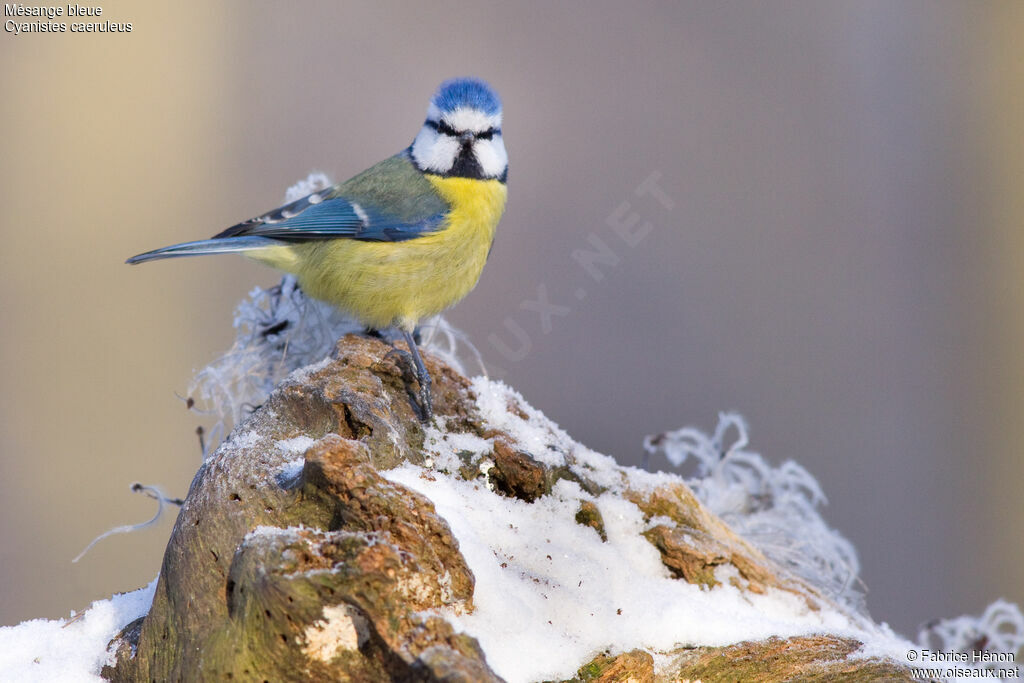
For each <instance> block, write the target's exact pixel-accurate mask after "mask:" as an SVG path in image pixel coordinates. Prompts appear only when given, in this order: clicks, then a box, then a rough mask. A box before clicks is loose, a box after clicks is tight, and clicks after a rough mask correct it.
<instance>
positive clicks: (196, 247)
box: [125, 236, 281, 265]
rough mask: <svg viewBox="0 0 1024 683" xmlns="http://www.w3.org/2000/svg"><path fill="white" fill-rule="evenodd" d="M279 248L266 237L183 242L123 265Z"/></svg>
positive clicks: (128, 261) (276, 243) (276, 242)
mask: <svg viewBox="0 0 1024 683" xmlns="http://www.w3.org/2000/svg"><path fill="white" fill-rule="evenodd" d="M277 246H281V243H280V242H278V241H277V240H272V239H270V238H268V237H255V236H246V237H222V238H220V239H212V240H198V241H196V242H183V243H181V244H172V245H171V246H169V247H163V248H161V249H154V250H153V251H147V252H146V253H144V254H139V255H138V256H132V257H131V258H130V259H128V260H127V261H125V263H131V264H133V265H134V264H136V263H145V262H146V261H156V260H157V259H162V258H178V257H179V256H199V255H200V254H228V253H232V252H240V251H254V250H257V249H266V248H267V247H277Z"/></svg>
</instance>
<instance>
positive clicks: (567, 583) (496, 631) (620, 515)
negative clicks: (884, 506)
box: [385, 378, 913, 683]
mask: <svg viewBox="0 0 1024 683" xmlns="http://www.w3.org/2000/svg"><path fill="white" fill-rule="evenodd" d="M472 386H473V391H474V393H475V394H476V395H477V397H478V404H479V406H480V409H481V413H482V415H483V416H484V418H485V421H486V422H487V426H489V427H494V428H498V429H502V430H505V431H506V432H508V433H509V434H510V435H512V436H513V437H514V438H515V439H516V440H518V441H519V442H520V443H521V444H522V445H523V447H524V450H528V451H529V452H530V453H531V454H533V455H534V456H535V457H537V458H538V459H543V461H544V462H545V463H547V464H549V465H562V464H566V463H567V462H569V463H572V462H575V463H576V464H577V466H578V467H582V468H583V469H585V470H586V475H587V477H588V478H590V479H592V480H597V481H599V482H600V483H601V484H602V485H603V486H607V487H608V490H607V491H605V492H604V493H602V494H601V495H599V496H593V495H590V494H588V493H586V492H585V491H584V490H583V489H581V488H580V486H579V485H578V484H576V483H575V482H571V481H567V480H561V481H559V482H558V483H557V484H556V485H555V487H554V488H553V490H552V493H551V495H548V496H543V497H541V498H539V499H537V500H536V501H535V502H533V503H526V502H524V501H521V500H518V499H515V498H508V497H504V496H500V495H498V494H496V493H494V492H492V491H491V490H489V489H488V487H487V486H486V484H485V483H484V481H483V480H481V479H476V480H473V481H466V480H464V479H462V478H461V477H459V476H458V475H457V474H453V473H455V472H458V466H457V464H458V463H459V462H460V461H459V455H460V453H461V454H462V455H465V452H466V451H469V452H471V453H475V454H480V455H482V454H485V453H487V452H489V451H490V449H491V444H490V443H489V441H488V440H486V439H481V438H480V437H476V436H468V435H447V434H445V433H443V432H441V431H437V430H430V431H429V432H428V435H427V441H426V444H425V449H426V450H427V452H428V454H429V455H430V458H429V462H428V465H430V466H431V468H430V469H425V468H422V467H419V466H416V465H412V464H406V465H403V466H401V467H399V468H396V469H393V470H390V471H388V472H386V473H385V476H386V477H387V478H388V479H390V480H391V481H394V482H396V483H399V484H402V485H403V486H406V487H408V488H410V489H412V490H414V491H417V492H418V493H421V494H422V495H424V496H426V497H427V498H429V499H430V500H431V501H432V502H433V504H434V506H435V508H436V509H437V512H438V514H439V515H441V516H442V517H443V518H444V519H445V520H446V521H447V522H448V524H449V526H450V527H451V529H452V532H453V533H454V535H455V537H456V539H457V540H458V542H459V549H460V551H461V552H462V554H463V556H464V557H465V558H466V561H467V563H468V564H469V567H470V569H471V570H472V572H473V575H474V576H475V577H476V586H475V589H474V594H473V603H474V606H475V609H474V610H473V612H472V613H470V614H456V613H455V612H454V611H452V612H449V613H444V616H445V617H446V618H447V619H448V620H449V621H450V622H451V623H452V624H453V625H454V626H455V627H456V628H457V629H458V630H460V631H462V632H465V633H467V634H469V635H471V636H473V637H475V638H477V640H478V641H479V642H480V645H481V647H482V648H483V650H484V652H485V653H486V656H487V661H488V663H489V664H490V665H491V667H492V668H493V669H494V670H495V672H497V673H498V675H500V676H502V677H504V678H506V679H507V680H509V681H510V683H515V682H518V681H535V680H549V679H559V678H571V677H572V676H573V675H574V674H575V672H576V670H577V669H578V668H579V667H580V666H582V665H584V664H586V663H587V662H589V661H590V660H592V659H593V658H594V657H595V656H597V655H598V654H600V653H601V652H603V651H606V650H612V651H613V652H624V651H629V650H632V649H635V648H640V649H645V650H648V651H651V652H659V651H662V652H663V651H668V650H671V649H673V648H675V647H678V646H680V645H687V646H721V645H728V644H733V643H737V642H741V641H744V640H752V639H753V640H759V639H763V638H767V637H769V636H783V637H787V636H797V635H807V634H813V633H831V634H837V635H843V636H849V637H853V638H856V639H858V640H860V641H862V642H865V644H866V645H865V648H864V650H863V652H862V653H861V654H862V655H863V656H889V657H892V658H900V657H902V655H903V654H904V653H906V651H907V650H908V649H909V648H911V647H913V645H912V644H911V643H910V642H909V641H905V640H901V639H900V638H898V637H897V636H895V634H893V633H892V632H891V631H890V630H889V629H888V628H886V627H884V626H881V627H880V626H876V625H874V624H872V623H871V622H870V621H868V620H866V619H864V618H862V617H860V616H859V615H856V614H854V613H849V612H847V611H844V610H842V609H841V608H840V607H839V606H836V607H835V608H831V607H825V608H822V609H820V610H818V611H813V610H811V609H809V608H808V607H807V605H806V603H805V602H804V601H803V600H802V599H800V598H799V597H798V596H796V595H794V594H792V593H790V592H786V591H782V590H778V589H769V590H768V591H766V592H765V593H764V594H761V595H758V594H754V593H750V592H745V591H741V590H740V589H739V588H736V587H735V586H734V585H732V584H731V583H730V579H731V578H732V579H738V578H739V574H738V572H737V571H736V569H735V568H733V567H731V566H729V565H726V566H723V567H720V568H719V569H718V573H717V574H716V578H717V579H718V580H719V581H720V582H721V585H719V586H716V587H715V588H713V589H707V588H702V587H700V586H697V585H693V584H689V583H687V582H685V581H680V580H677V579H674V578H672V576H671V575H670V574H669V572H668V570H667V569H666V568H665V566H664V565H663V564H662V562H661V558H660V556H659V554H658V552H657V550H656V549H655V548H654V547H653V546H652V545H651V544H650V543H649V542H648V541H647V540H646V539H645V538H644V537H643V536H642V533H643V531H644V530H645V529H647V528H649V527H650V526H651V525H653V524H656V523H657V522H658V520H648V521H647V522H645V521H644V518H643V513H642V512H641V510H640V509H639V508H638V507H637V506H636V505H634V504H633V503H631V502H629V501H627V500H625V499H624V498H623V497H622V496H621V492H622V491H623V490H624V489H625V488H626V487H629V488H632V489H634V490H638V489H639V490H648V489H651V488H653V487H655V486H658V485H663V484H671V483H678V482H679V481H681V478H680V477H679V476H678V475H675V474H664V473H660V474H651V473H647V472H643V471H641V470H637V469H633V468H622V467H619V466H617V465H616V464H615V461H614V460H613V459H611V458H609V457H607V456H604V455H601V454H599V453H595V452H593V451H591V450H589V449H587V448H585V447H583V446H581V445H580V444H577V443H575V442H574V441H572V439H571V438H570V437H569V436H568V435H567V434H565V432H563V431H562V430H561V429H559V428H558V427H557V426H556V425H554V424H553V423H552V422H551V421H550V420H548V419H547V418H546V417H544V415H543V414H542V413H540V412H539V411H537V410H535V409H534V408H532V407H530V406H529V405H527V404H526V403H525V401H523V400H522V397H520V396H519V395H518V394H517V393H516V392H515V391H513V390H512V389H510V388H508V387H507V386H505V385H504V384H502V383H500V382H496V381H492V380H489V379H486V378H476V379H474V380H473V384H472ZM511 406H515V409H510V408H511ZM522 415H526V417H525V418H524V417H522ZM582 501H591V502H593V503H594V504H595V505H596V506H597V507H598V509H599V511H600V512H601V515H602V517H603V520H604V525H605V531H606V533H607V537H608V540H607V542H602V540H601V538H600V537H599V536H598V534H597V532H596V531H595V530H594V529H592V528H590V527H586V526H583V525H581V524H579V523H577V522H576V521H575V513H576V511H577V510H578V509H579V506H580V503H581V502H582ZM524 652H529V653H530V656H529V657H523V653H524ZM898 661H899V660H898Z"/></svg>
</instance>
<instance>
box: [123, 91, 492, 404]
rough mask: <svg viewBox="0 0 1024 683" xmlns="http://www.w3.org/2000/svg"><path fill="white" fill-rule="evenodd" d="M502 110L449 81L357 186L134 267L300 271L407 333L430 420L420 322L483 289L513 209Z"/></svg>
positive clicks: (302, 277) (307, 280)
mask: <svg viewBox="0 0 1024 683" xmlns="http://www.w3.org/2000/svg"><path fill="white" fill-rule="evenodd" d="M501 121H502V116H501V102H500V100H499V99H498V95H497V93H495V92H494V90H493V89H492V88H491V87H490V86H489V85H487V84H486V83H484V82H483V81H481V80H477V79H472V78H457V79H453V80H449V81H445V82H444V83H442V84H441V87H440V88H439V89H438V90H437V92H436V93H435V94H434V96H433V98H431V100H430V105H429V107H428V108H427V119H426V121H425V122H424V124H423V127H422V128H421V129H420V131H419V133H418V134H417V135H416V138H415V140H413V143H412V145H410V146H409V147H408V148H407V149H405V150H403V151H401V152H399V153H398V154H396V155H395V156H393V157H391V158H389V159H385V160H384V161H382V162H380V163H378V164H376V165H375V166H372V167H370V168H369V169H367V170H365V171H363V172H362V173H360V174H358V175H356V176H355V177H353V178H351V179H349V180H346V181H345V182H343V183H339V184H337V185H334V186H332V187H330V188H327V189H325V190H321V191H318V192H314V193H312V194H310V195H307V196H305V197H303V198H301V199H299V200H297V201H294V202H292V203H290V204H287V205H285V206H282V207H280V208H278V209H274V210H273V211H269V212H267V213H265V214H263V215H261V216H258V217H256V218H252V219H250V220H247V221H244V222H242V223H239V224H238V225H235V226H232V227H230V228H228V229H227V230H224V231H223V232H221V233H219V234H218V235H215V236H214V237H213V238H212V239H208V240H200V241H197V242H185V243H183V244H175V245H173V246H170V247H164V248H163V249H156V250H155V251H149V252H146V253H144V254H139V255H138V256H133V257H132V258H130V259H128V263H132V264H134V263H144V262H146V261H153V260H156V259H164V258H174V257H178V256H196V255H199V254H221V253H227V252H240V253H242V254H244V255H245V256H248V257H249V258H251V259H254V260H256V261H259V262H261V263H265V264H267V265H269V266H272V267H274V268H277V269H279V270H283V271H285V272H288V273H292V274H294V275H295V276H296V278H297V279H298V282H299V285H300V286H301V287H302V289H303V291H305V292H306V293H307V294H309V295H310V296H312V297H314V298H317V299H320V300H322V301H326V302H328V303H330V304H332V305H334V306H336V307H337V308H339V309H341V310H342V311H343V312H345V313H347V314H349V315H351V316H352V317H354V318H355V319H356V320H358V321H359V322H360V323H361V324H363V325H366V326H367V327H370V328H373V329H386V328H392V327H393V328H397V329H398V330H400V331H401V333H402V335H403V337H404V339H405V341H406V343H407V344H408V346H409V351H410V354H411V356H412V361H413V363H414V364H415V370H416V377H417V381H418V383H419V386H420V391H419V404H420V406H419V407H420V415H421V416H422V417H423V419H424V420H429V419H430V418H431V415H432V409H431V401H430V375H429V374H428V372H427V369H426V366H424V364H423V359H422V358H421V357H420V353H419V350H418V349H417V346H416V341H415V338H414V334H413V332H414V330H415V329H416V325H417V323H418V322H419V321H420V320H422V319H424V318H428V317H430V316H433V315H437V314H438V313H440V312H442V311H444V310H445V309H447V308H449V307H451V306H453V305H454V304H455V303H456V302H458V301H459V300H461V299H462V298H463V297H464V296H466V294H468V293H469V292H470V290H472V289H473V287H474V286H476V283H477V280H479V278H480V273H481V271H482V270H483V267H484V263H485V262H486V261H487V256H488V254H489V252H490V249H491V244H492V243H493V241H494V232H495V229H496V228H497V226H498V221H499V220H500V219H501V215H502V213H503V212H504V210H505V200H506V187H505V181H506V178H507V175H508V155H507V154H506V152H505V144H504V142H503V140H502V136H501Z"/></svg>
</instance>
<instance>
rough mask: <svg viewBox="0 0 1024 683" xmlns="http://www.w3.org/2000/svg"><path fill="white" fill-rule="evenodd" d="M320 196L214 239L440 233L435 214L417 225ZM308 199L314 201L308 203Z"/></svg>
mask: <svg viewBox="0 0 1024 683" xmlns="http://www.w3.org/2000/svg"><path fill="white" fill-rule="evenodd" d="M323 194H326V192H324V193H316V192H314V193H313V194H312V195H309V196H308V197H303V198H302V199H300V200H298V201H296V202H292V203H291V204H288V205H286V206H283V207H281V208H279V209H275V210H274V211H272V212H269V213H267V214H264V215H263V216H260V217H258V218H253V219H251V220H248V221H245V222H244V223H239V224H238V225H234V226H232V227H230V228H228V229H227V230H225V231H223V232H221V233H219V234H218V235H216V236H215V237H214V239H219V238H226V237H243V236H253V237H268V238H271V239H276V240H282V241H286V242H292V241H307V240H332V239H340V238H348V239H356V240H366V241H375V242H400V241H403V240H409V239H414V238H416V237H419V236H421V235H423V234H426V233H431V232H435V231H437V230H440V229H441V227H442V224H443V223H444V219H445V214H444V213H438V214H435V215H433V216H428V217H426V218H423V219H421V220H418V221H408V220H400V219H397V218H394V217H391V216H388V215H386V214H384V213H382V212H380V211H378V210H377V209H375V208H374V207H370V206H365V205H363V204H361V203H359V204H357V203H355V202H352V201H350V200H348V199H346V198H345V197H332V198H330V199H321V197H322V196H323ZM311 198H315V199H313V201H310V199H311ZM357 207H358V208H357Z"/></svg>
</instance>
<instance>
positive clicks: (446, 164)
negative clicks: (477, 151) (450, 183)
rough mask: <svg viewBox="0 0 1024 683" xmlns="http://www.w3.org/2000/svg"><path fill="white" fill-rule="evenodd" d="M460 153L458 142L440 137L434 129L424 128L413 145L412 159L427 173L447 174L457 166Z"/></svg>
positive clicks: (445, 136)
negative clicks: (453, 166)
mask: <svg viewBox="0 0 1024 683" xmlns="http://www.w3.org/2000/svg"><path fill="white" fill-rule="evenodd" d="M458 153H459V143H458V141H456V140H454V139H452V138H450V137H448V136H447V135H440V134H438V132H437V131H435V130H434V129H432V128H430V127H428V126H424V127H423V128H422V129H420V132H419V135H417V136H416V139H415V140H414V141H413V143H412V157H413V159H415V160H416V164H417V165H418V166H419V167H420V168H422V169H423V170H425V171H436V172H438V173H445V172H447V171H449V170H451V167H452V165H454V164H455V157H456V156H458Z"/></svg>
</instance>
